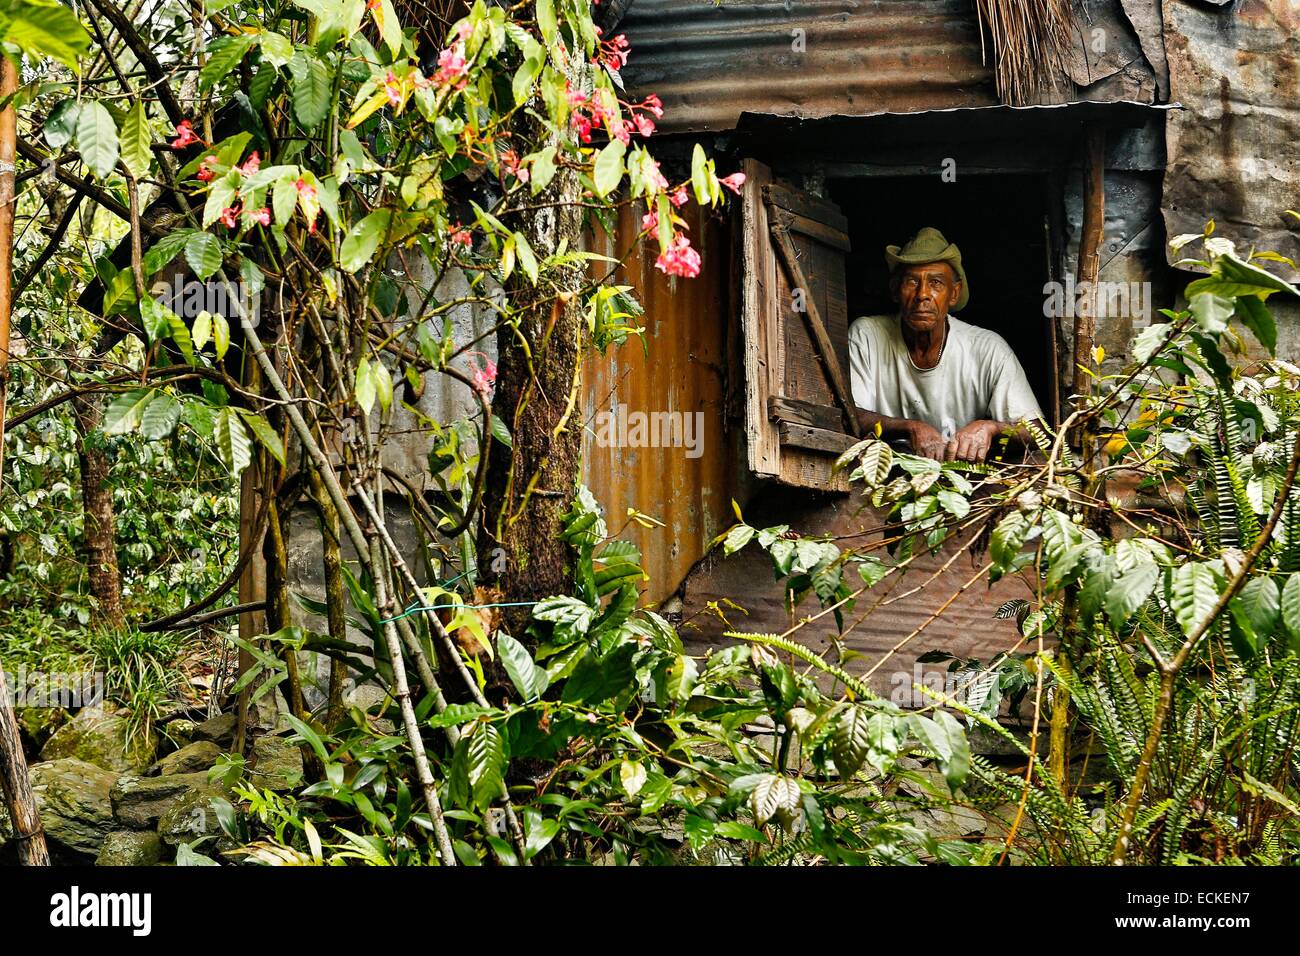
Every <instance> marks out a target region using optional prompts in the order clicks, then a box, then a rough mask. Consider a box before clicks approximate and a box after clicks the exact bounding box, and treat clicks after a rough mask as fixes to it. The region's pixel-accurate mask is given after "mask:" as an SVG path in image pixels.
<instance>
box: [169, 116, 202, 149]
mask: <svg viewBox="0 0 1300 956" xmlns="http://www.w3.org/2000/svg"><path fill="white" fill-rule="evenodd" d="M201 142H203V140H201V139H199V138H198V136H197V135H195V133H194V127H193V126H191V125H190V121H189V120H181V121H180V122H179V123H177V124H176V138H175V139H174V140H172V149H184V148H185V147H186V146H189V145H191V144H192V143H201Z"/></svg>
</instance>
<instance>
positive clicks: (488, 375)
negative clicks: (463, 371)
mask: <svg viewBox="0 0 1300 956" xmlns="http://www.w3.org/2000/svg"><path fill="white" fill-rule="evenodd" d="M469 354H470V355H482V356H483V364H482V366H480V365H478V364H476V363H475V362H473V361H472V360H471V361H470V363H469V368H470V371H471V372H473V373H474V376H473V381H474V390H475V391H476V392H478V393H479V394H480V395H486V394H487V393H488V392H490V391H491V390H492V386H493V385H494V384H495V383H496V380H497V366H496V363H495V362H493V361H492V360H491V359H490V358H488V357H487V356H486V355H483V353H482V352H470V353H469Z"/></svg>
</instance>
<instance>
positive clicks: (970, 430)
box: [930, 419, 1005, 461]
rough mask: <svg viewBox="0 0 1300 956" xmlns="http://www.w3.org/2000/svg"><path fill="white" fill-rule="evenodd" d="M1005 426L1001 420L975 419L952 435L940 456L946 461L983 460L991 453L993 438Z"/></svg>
mask: <svg viewBox="0 0 1300 956" xmlns="http://www.w3.org/2000/svg"><path fill="white" fill-rule="evenodd" d="M1004 427H1005V426H1004V425H1003V424H1002V423H1001V422H994V421H988V420H985V419H980V420H977V421H973V422H971V423H970V424H969V425H966V426H964V427H963V428H962V429H961V430H960V431H958V432H957V434H955V435H953V436H952V441H950V442H948V444H947V445H945V446H944V449H943V454H942V455H940V456H939V457H940V458H942V459H943V460H944V461H983V460H984V459H985V458H987V457H988V455H989V448H990V447H992V445H993V439H994V438H996V437H997V436H998V434H999V433H1000V432H1001V431H1002V429H1003V428H1004ZM931 430H933V429H931ZM930 457H933V456H930Z"/></svg>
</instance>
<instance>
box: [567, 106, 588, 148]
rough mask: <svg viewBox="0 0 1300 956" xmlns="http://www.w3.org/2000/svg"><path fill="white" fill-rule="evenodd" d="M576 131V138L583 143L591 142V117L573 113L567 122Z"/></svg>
mask: <svg viewBox="0 0 1300 956" xmlns="http://www.w3.org/2000/svg"><path fill="white" fill-rule="evenodd" d="M569 122H570V123H571V124H572V125H573V128H574V129H576V130H577V131H578V138H579V139H580V140H582V141H583V142H584V143H590V142H591V117H589V116H588V115H587V114H586V113H582V112H575V113H574V114H573V117H572V119H570V121H569Z"/></svg>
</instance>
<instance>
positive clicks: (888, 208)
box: [828, 174, 1055, 418]
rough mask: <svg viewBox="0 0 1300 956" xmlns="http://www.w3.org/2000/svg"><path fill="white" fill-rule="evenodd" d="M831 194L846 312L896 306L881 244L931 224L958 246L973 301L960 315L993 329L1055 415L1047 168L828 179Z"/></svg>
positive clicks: (870, 311)
mask: <svg viewBox="0 0 1300 956" xmlns="http://www.w3.org/2000/svg"><path fill="white" fill-rule="evenodd" d="M828 187H829V193H830V198H831V199H832V200H833V201H834V202H835V203H836V204H837V205H838V206H839V207H840V208H841V209H842V210H843V211H844V214H845V215H846V216H847V217H848V220H849V236H850V240H851V242H852V244H853V250H852V251H851V252H850V253H848V258H847V263H846V265H847V273H848V290H847V291H848V303H849V316H850V321H852V319H854V318H856V317H858V316H860V315H873V314H880V313H892V312H893V311H894V309H895V306H894V303H893V301H892V300H891V299H890V295H889V268H888V266H887V265H886V263H885V246H886V245H902V244H903V243H904V242H906V241H907V240H908V239H909V238H910V237H911V236H913V235H915V234H916V232H917V230H919V229H921V228H922V227H923V226H934V227H935V228H936V229H938V230H939V231H940V232H942V233H943V234H944V236H945V237H946V238H947V239H948V241H949V242H955V243H956V244H957V245H958V247H960V249H961V254H962V265H963V266H964V267H965V269H966V276H967V280H968V281H969V283H970V302H969V303H968V304H967V306H966V308H964V309H963V310H962V311H961V312H959V313H956V315H957V317H958V318H960V319H962V320H963V321H966V322H970V323H971V324H973V325H980V326H983V327H985V328H989V329H992V330H994V331H995V332H997V333H998V334H999V335H1001V336H1002V337H1003V338H1004V339H1006V340H1007V343H1008V344H1009V345H1010V346H1011V347H1012V349H1014V350H1015V353H1016V355H1017V357H1018V358H1019V359H1020V364H1021V365H1023V366H1024V369H1025V374H1026V375H1027V376H1028V378H1029V383H1030V385H1032V386H1033V389H1034V394H1035V395H1037V397H1038V402H1039V405H1040V406H1041V407H1042V409H1043V413H1044V414H1045V415H1046V416H1047V417H1048V418H1051V416H1052V401H1051V393H1052V381H1053V378H1052V366H1053V363H1054V361H1055V359H1054V356H1053V353H1052V342H1051V326H1050V322H1049V320H1048V319H1047V317H1045V316H1044V315H1043V303H1044V296H1043V284H1044V283H1045V282H1047V281H1048V279H1049V278H1050V269H1051V266H1050V264H1049V253H1048V233H1047V225H1046V223H1047V222H1048V202H1049V192H1048V188H1047V180H1046V177H1043V176H1038V175H1006V176H1003V175H966V176H960V175H959V176H958V178H957V180H956V181H955V182H950V183H945V182H942V181H941V180H940V179H939V177H938V176H937V175H934V174H930V175H926V176H880V177H864V178H853V179H840V180H832V181H830V182H829V183H828Z"/></svg>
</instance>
